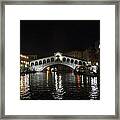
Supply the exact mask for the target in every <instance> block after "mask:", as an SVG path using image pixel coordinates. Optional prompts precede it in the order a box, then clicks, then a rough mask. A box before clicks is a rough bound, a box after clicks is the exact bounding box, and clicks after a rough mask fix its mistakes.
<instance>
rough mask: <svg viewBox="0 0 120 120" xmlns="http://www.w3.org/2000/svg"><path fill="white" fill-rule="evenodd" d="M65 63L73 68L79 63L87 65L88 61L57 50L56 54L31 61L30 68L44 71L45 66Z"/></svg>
mask: <svg viewBox="0 0 120 120" xmlns="http://www.w3.org/2000/svg"><path fill="white" fill-rule="evenodd" d="M57 64H61V65H65V66H68V67H70V68H72V69H75V68H76V66H78V65H86V64H87V62H86V61H83V60H79V59H75V58H72V57H67V56H63V55H62V53H60V52H57V53H55V54H54V56H50V57H46V58H42V59H38V60H34V61H31V62H30V69H31V70H32V71H33V70H35V71H43V70H44V69H45V68H47V67H49V66H52V65H57Z"/></svg>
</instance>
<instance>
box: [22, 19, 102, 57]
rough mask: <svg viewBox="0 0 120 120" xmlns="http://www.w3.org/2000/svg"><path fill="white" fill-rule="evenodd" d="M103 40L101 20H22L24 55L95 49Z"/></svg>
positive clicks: (43, 54)
mask: <svg viewBox="0 0 120 120" xmlns="http://www.w3.org/2000/svg"><path fill="white" fill-rule="evenodd" d="M99 41H100V21H99V20H21V21H20V48H21V49H20V51H21V54H39V55H41V56H49V55H53V53H54V52H57V51H59V52H63V53H64V52H70V51H75V50H83V49H87V48H91V47H92V48H94V46H95V42H98V43H99Z"/></svg>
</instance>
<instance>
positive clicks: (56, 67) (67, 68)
mask: <svg viewBox="0 0 120 120" xmlns="http://www.w3.org/2000/svg"><path fill="white" fill-rule="evenodd" d="M48 67H50V70H51V72H54V71H55V72H62V73H65V72H66V73H69V72H73V71H74V69H73V68H72V67H70V66H67V65H64V64H54V65H47V66H45V67H44V68H43V71H44V72H46V70H47V68H48Z"/></svg>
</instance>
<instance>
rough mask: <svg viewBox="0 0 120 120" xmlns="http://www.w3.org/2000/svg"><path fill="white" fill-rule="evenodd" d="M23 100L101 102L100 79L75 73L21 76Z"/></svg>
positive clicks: (37, 73) (21, 96)
mask: <svg viewBox="0 0 120 120" xmlns="http://www.w3.org/2000/svg"><path fill="white" fill-rule="evenodd" d="M20 99H21V100H99V99H100V80H99V79H98V77H97V76H96V77H91V76H87V75H74V73H73V72H68V73H66V72H60V73H58V72H56V71H54V72H51V71H45V72H36V73H30V74H23V75H21V76H20Z"/></svg>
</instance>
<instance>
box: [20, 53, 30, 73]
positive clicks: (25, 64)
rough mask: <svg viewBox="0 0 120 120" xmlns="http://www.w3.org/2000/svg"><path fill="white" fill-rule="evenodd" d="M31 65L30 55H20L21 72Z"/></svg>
mask: <svg viewBox="0 0 120 120" xmlns="http://www.w3.org/2000/svg"><path fill="white" fill-rule="evenodd" d="M28 67H29V57H28V56H26V55H22V54H21V55H20V72H23V71H25V69H26V68H28Z"/></svg>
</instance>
